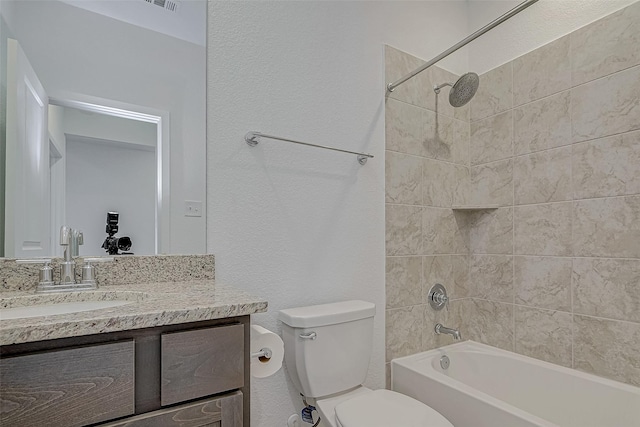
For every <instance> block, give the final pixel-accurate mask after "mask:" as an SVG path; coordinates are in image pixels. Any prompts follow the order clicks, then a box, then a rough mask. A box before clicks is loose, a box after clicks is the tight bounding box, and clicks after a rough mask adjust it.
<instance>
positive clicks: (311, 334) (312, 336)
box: [298, 332, 316, 340]
mask: <svg viewBox="0 0 640 427" xmlns="http://www.w3.org/2000/svg"><path fill="white" fill-rule="evenodd" d="M298 336H299V337H300V338H302V339H303V340H315V339H316V333H315V332H309V333H308V334H300V335H298Z"/></svg>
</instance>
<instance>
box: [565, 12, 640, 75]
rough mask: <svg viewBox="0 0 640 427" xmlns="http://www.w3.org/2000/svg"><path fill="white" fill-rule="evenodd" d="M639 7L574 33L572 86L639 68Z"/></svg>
mask: <svg viewBox="0 0 640 427" xmlns="http://www.w3.org/2000/svg"><path fill="white" fill-rule="evenodd" d="M638 46H640V3H634V4H632V5H631V6H629V7H626V8H624V9H622V10H620V11H618V12H615V13H612V14H611V15H609V16H606V17H604V18H602V19H599V20H598V21H596V22H594V23H592V24H589V25H587V26H584V27H582V28H580V29H578V30H576V31H574V32H573V33H571V63H572V71H573V84H574V85H579V84H582V83H585V82H587V81H589V80H593V79H597V78H600V77H604V76H606V75H609V74H612V73H615V72H617V71H620V70H624V69H625V68H629V67H632V66H634V65H638V64H640V49H638Z"/></svg>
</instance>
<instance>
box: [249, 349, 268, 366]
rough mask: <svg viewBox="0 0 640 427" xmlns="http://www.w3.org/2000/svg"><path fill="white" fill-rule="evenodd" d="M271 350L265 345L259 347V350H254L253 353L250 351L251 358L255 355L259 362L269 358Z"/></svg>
mask: <svg viewBox="0 0 640 427" xmlns="http://www.w3.org/2000/svg"><path fill="white" fill-rule="evenodd" d="M272 355H273V352H272V351H271V349H270V348H268V347H265V348H261V349H260V351H256V352H255V353H251V358H254V357H257V358H258V360H260V361H261V362H266V361H268V360H269V359H271V356H272Z"/></svg>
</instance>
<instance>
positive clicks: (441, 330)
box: [434, 323, 462, 340]
mask: <svg viewBox="0 0 640 427" xmlns="http://www.w3.org/2000/svg"><path fill="white" fill-rule="evenodd" d="M434 330H435V331H436V334H438V335H440V334H447V335H451V336H452V337H453V339H455V340H459V339H461V338H462V336H461V335H460V331H459V330H457V329H451V328H447V327H446V326H443V325H442V324H441V323H436V327H435V328H434Z"/></svg>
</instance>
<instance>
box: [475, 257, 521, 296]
mask: <svg viewBox="0 0 640 427" xmlns="http://www.w3.org/2000/svg"><path fill="white" fill-rule="evenodd" d="M469 276H470V277H472V278H473V285H474V288H475V291H474V295H475V296H477V297H479V298H482V299H487V300H491V301H499V302H508V303H513V257H512V256H507V255H472V256H471V267H470V269H469Z"/></svg>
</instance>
